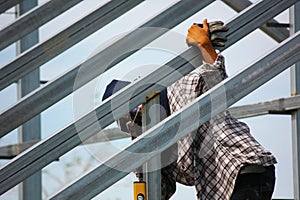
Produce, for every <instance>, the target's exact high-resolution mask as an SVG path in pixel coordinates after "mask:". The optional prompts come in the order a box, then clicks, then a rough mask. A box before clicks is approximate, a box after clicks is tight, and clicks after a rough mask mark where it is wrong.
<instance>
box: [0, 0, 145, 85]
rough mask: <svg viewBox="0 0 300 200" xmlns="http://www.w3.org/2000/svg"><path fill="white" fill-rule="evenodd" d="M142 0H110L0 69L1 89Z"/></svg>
mask: <svg viewBox="0 0 300 200" xmlns="http://www.w3.org/2000/svg"><path fill="white" fill-rule="evenodd" d="M142 1H143V0H127V1H126V0H113V1H109V2H108V3H106V4H105V5H103V6H101V7H99V8H98V9H96V10H95V11H93V12H92V13H90V14H88V15H87V16H85V17H83V18H82V19H80V20H79V21H77V22H76V23H74V24H73V25H70V26H69V27H68V28H66V29H65V30H63V31H61V32H59V33H58V34H56V35H54V36H53V37H51V38H49V39H48V40H46V41H45V42H43V43H40V44H38V45H36V46H35V47H33V48H32V49H30V50H28V51H26V52H24V53H23V54H22V55H20V56H18V57H17V58H16V59H15V60H13V61H12V62H10V63H8V64H7V65H5V66H3V67H2V68H1V69H0V90H2V89H3V88H5V87H6V86H8V85H10V84H12V83H14V82H16V81H17V80H18V79H20V78H21V77H22V76H24V75H25V74H27V73H29V72H30V71H32V70H34V69H36V68H38V67H39V66H41V65H42V64H44V63H46V62H47V61H49V60H51V59H52V58H54V57H55V56H57V55H59V54H60V53H62V52H63V51H65V50H66V49H68V48H70V47H72V46H73V45H75V44H77V43H78V42H80V41H81V40H83V39H84V38H86V37H88V36H89V35H91V34H92V33H94V32H95V31H97V30H99V29H100V28H102V27H104V26H105V25H107V24H108V23H110V22H111V21H112V20H114V19H116V18H118V17H120V16H121V15H122V14H124V13H125V12H127V11H128V10H130V9H131V8H133V7H135V6H136V5H138V4H139V3H141V2H142Z"/></svg>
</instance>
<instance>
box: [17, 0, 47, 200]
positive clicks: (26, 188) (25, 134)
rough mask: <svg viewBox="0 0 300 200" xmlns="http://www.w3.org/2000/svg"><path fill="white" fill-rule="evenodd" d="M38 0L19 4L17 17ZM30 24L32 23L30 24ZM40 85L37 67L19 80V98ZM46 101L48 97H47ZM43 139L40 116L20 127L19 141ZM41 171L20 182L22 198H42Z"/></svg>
mask: <svg viewBox="0 0 300 200" xmlns="http://www.w3.org/2000/svg"><path fill="white" fill-rule="evenodd" d="M37 4H38V2H37V0H24V1H22V2H21V3H20V4H19V5H18V6H17V17H19V16H21V15H22V14H24V13H26V12H27V11H29V10H30V9H32V8H34V7H35V6H37ZM28 26H30V24H28ZM38 34H39V33H38V30H35V31H33V32H32V33H30V34H28V35H26V36H25V37H24V38H22V39H21V40H20V41H19V42H17V55H18V54H20V53H22V52H24V51H25V50H27V49H29V48H30V47H32V46H34V45H35V44H37V43H38V40H39V35H38ZM39 86H40V72H39V69H36V70H34V71H32V72H31V73H29V74H28V75H26V76H24V77H23V78H22V79H20V80H19V81H18V98H22V97H23V96H25V95H27V94H28V93H30V92H31V91H33V90H35V89H36V88H38V87H39ZM45 101H46V99H45ZM40 139H41V125H40V116H39V115H37V116H36V117H34V118H32V119H31V120H29V121H28V122H26V123H25V124H23V125H22V126H21V127H20V128H19V142H20V143H22V142H27V141H33V140H40ZM41 185H42V178H41V171H39V172H37V173H35V174H34V175H32V176H31V177H29V178H28V179H26V180H25V181H24V182H23V183H21V184H20V189H19V199H20V200H32V199H34V200H39V199H42V186H41Z"/></svg>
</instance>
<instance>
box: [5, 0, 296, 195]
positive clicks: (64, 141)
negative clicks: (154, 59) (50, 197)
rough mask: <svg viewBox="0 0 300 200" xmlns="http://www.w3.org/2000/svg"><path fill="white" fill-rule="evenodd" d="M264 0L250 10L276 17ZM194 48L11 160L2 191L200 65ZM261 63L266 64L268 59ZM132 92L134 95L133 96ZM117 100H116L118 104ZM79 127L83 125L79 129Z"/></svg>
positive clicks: (241, 22)
mask: <svg viewBox="0 0 300 200" xmlns="http://www.w3.org/2000/svg"><path fill="white" fill-rule="evenodd" d="M263 2H268V3H267V4H261V2H258V3H257V4H255V5H254V7H252V9H251V10H248V11H249V12H250V13H252V14H255V16H256V17H257V18H258V19H261V18H260V15H257V13H256V12H253V9H254V10H256V11H257V12H260V13H268V14H270V16H269V17H270V18H272V17H274V16H275V15H276V14H277V12H280V9H279V8H278V7H276V6H274V5H272V3H273V2H274V1H272V0H268V1H266V0H265V1H263ZM276 3H278V2H276ZM276 3H275V4H276ZM288 3H290V1H289V2H285V3H284V5H281V6H280V8H281V9H282V10H284V9H285V7H288V6H289V5H288ZM291 3H293V2H291ZM269 4H271V7H272V6H273V7H272V8H274V9H275V10H276V12H274V10H273V9H272V8H269ZM266 6H267V10H264V9H263V8H265V7H266ZM239 15H243V16H244V15H247V11H245V12H244V13H240V14H239ZM273 15H274V16H273ZM262 17H264V18H265V15H263V16H262ZM257 18H255V17H254V18H253V17H252V16H251V15H248V16H247V17H242V20H240V19H239V18H234V19H233V21H231V22H229V23H228V25H229V24H232V25H234V26H235V27H233V26H232V29H231V30H232V31H231V32H230V35H231V36H232V37H231V42H230V43H229V45H228V46H230V45H231V44H233V43H234V41H238V40H239V39H241V35H242V34H237V35H236V37H234V35H235V34H234V31H237V30H240V29H239V28H238V27H240V28H241V29H242V27H245V26H244V24H251V23H250V21H251V22H252V21H254V22H256V23H255V24H251V26H256V25H257V26H259V25H260V24H261V23H263V22H261V21H260V20H256V19H257ZM235 20H238V21H239V23H236V22H235ZM266 20H267V19H266ZM253 29H255V27H247V26H246V29H245V32H247V31H249V32H250V31H251V30H253ZM238 32H239V31H238ZM249 32H247V33H249ZM247 33H244V34H247ZM297 38H298V37H297ZM293 41H294V40H293ZM296 44H297V43H296ZM228 46H226V47H228ZM226 47H225V48H226ZM294 47H297V45H294ZM192 51H193V49H189V50H188V51H186V52H184V53H183V54H181V55H180V56H177V57H176V58H175V59H173V60H171V61H170V62H169V63H167V64H166V65H163V66H161V67H160V68H159V69H158V70H156V71H155V72H153V73H152V74H151V75H149V76H147V77H145V78H144V79H141V80H140V81H137V82H136V83H135V84H131V85H129V86H128V87H127V90H125V89H124V90H122V92H120V93H118V95H117V94H116V95H115V96H114V98H110V99H107V100H106V101H104V102H103V103H102V104H101V105H99V107H98V108H96V109H95V110H94V111H92V112H91V113H89V114H87V115H86V116H84V117H83V118H81V119H79V120H78V121H76V122H75V123H73V124H70V125H69V126H68V127H66V128H64V129H63V130H62V131H60V132H58V133H56V134H54V135H52V136H51V137H50V138H48V139H47V140H44V141H41V142H40V143H39V144H37V145H35V146H34V147H32V148H31V149H30V150H28V151H27V153H24V154H23V155H22V156H18V157H16V158H15V159H14V160H12V161H11V162H9V163H7V165H5V166H3V167H2V168H1V170H0V176H1V177H2V182H1V183H0V194H1V193H3V192H5V191H7V189H9V188H10V187H12V186H14V185H15V184H17V183H18V182H20V181H22V180H23V179H24V178H26V177H27V176H29V175H30V174H32V173H33V172H35V171H36V170H38V169H41V168H42V167H44V166H46V165H47V164H49V163H50V162H52V161H53V160H56V159H57V158H58V157H60V156H61V155H63V154H64V153H66V152H67V151H69V150H71V149H72V148H74V147H75V146H77V145H79V144H80V143H81V141H82V140H84V139H86V138H88V137H90V136H92V135H94V134H96V133H97V132H98V131H99V129H101V128H105V127H106V126H108V125H109V124H111V123H112V122H113V121H114V117H115V118H118V117H121V116H123V115H125V114H126V113H127V112H128V109H132V108H133V107H134V106H136V105H139V104H141V103H143V101H144V97H145V96H147V94H148V93H149V92H151V91H156V90H161V89H162V86H161V85H170V84H172V83H173V82H175V81H176V80H178V79H179V78H180V76H182V74H186V73H188V72H190V71H192V70H193V69H194V67H193V66H191V64H190V63H189V62H187V60H188V61H191V62H195V63H194V64H195V65H196V66H198V65H200V63H201V56H199V52H198V50H197V49H196V50H194V51H195V52H192ZM296 53H297V51H295V57H293V58H289V59H287V62H285V63H284V64H286V63H287V64H289V63H290V62H293V61H294V60H295V59H298V57H297V56H296ZM288 55H289V54H285V56H288ZM280 58H282V57H280ZM276 60H277V59H275V60H274V61H276ZM261 64H262V66H263V65H264V64H266V63H261ZM268 65H269V64H268ZM276 69H277V68H276ZM91 71H93V70H91ZM174 71H175V72H174ZM274 71H276V70H274ZM93 72H94V71H93ZM171 72H173V73H171ZM165 77H167V78H165ZM258 82H259V80H258ZM155 83H156V84H155ZM158 84H160V85H158ZM133 94H135V95H134V96H133ZM128 97H132V99H131V100H130V102H131V103H130V106H131V107H129V108H128V106H127V102H128V100H129V99H128ZM111 102H114V103H113V105H114V106H115V107H113V108H112V104H111ZM116 102H117V104H115V103H116ZM111 110H112V111H113V112H114V113H113V114H112V113H111V112H110V111H111ZM95 117H96V119H95ZM98 119H99V121H98ZM78 125H80V126H78ZM99 125H100V127H99ZM76 127H77V129H76ZM78 127H80V128H79V129H78ZM20 166H22V167H20Z"/></svg>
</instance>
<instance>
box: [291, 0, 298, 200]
mask: <svg viewBox="0 0 300 200" xmlns="http://www.w3.org/2000/svg"><path fill="white" fill-rule="evenodd" d="M290 24H291V29H290V31H291V35H294V34H295V33H296V32H297V33H298V32H299V30H300V3H297V4H295V5H294V6H293V7H292V8H291V9H290ZM299 77H300V62H298V63H295V65H294V66H292V68H291V95H292V96H295V95H299V94H300V78H299ZM292 149H293V182H294V199H296V200H299V199H300V109H298V110H295V111H294V112H293V113H292Z"/></svg>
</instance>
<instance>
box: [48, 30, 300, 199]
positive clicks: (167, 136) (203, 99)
mask: <svg viewBox="0 0 300 200" xmlns="http://www.w3.org/2000/svg"><path fill="white" fill-rule="evenodd" d="M299 60H300V32H299V33H298V34H296V35H295V36H294V37H292V38H290V39H288V40H287V41H285V42H283V44H281V45H279V46H278V47H277V48H276V49H275V50H273V51H272V52H270V53H269V54H268V55H266V56H265V57H264V58H262V59H261V60H259V61H258V62H256V63H255V64H253V65H251V66H249V67H247V68H246V69H244V70H243V71H242V72H241V73H239V74H237V75H235V76H233V77H232V78H228V79H227V80H225V81H223V82H222V83H220V84H218V85H216V86H215V87H214V88H212V89H211V90H210V91H208V92H207V93H205V94H203V95H201V96H200V97H198V98H197V99H196V100H195V101H193V102H192V103H191V104H189V106H187V107H185V108H183V109H181V110H180V112H176V113H175V114H173V115H172V116H171V117H168V118H167V119H166V120H164V121H162V122H161V123H159V124H157V125H156V126H155V127H154V128H152V129H150V130H148V131H146V132H145V133H143V134H142V135H141V137H139V138H137V139H136V140H135V141H133V142H132V143H130V144H129V145H128V146H127V147H125V148H124V149H123V150H122V151H120V152H119V153H117V154H115V155H114V156H112V157H111V158H110V159H109V160H107V161H106V162H104V163H102V164H100V165H98V166H97V167H96V168H95V169H94V170H93V171H91V172H89V173H87V174H86V175H84V176H82V177H81V178H79V179H78V180H77V181H75V182H73V183H72V184H70V185H69V186H67V187H65V188H64V189H62V190H61V191H59V192H58V193H57V194H55V195H54V196H52V197H51V198H50V199H52V200H56V199H60V200H61V199H73V198H75V197H76V198H80V199H90V198H92V197H94V196H95V195H97V194H99V193H101V192H102V191H104V190H105V189H107V188H108V187H110V186H111V185H113V184H114V183H115V182H117V181H118V180H120V179H121V178H123V177H125V176H126V175H127V174H128V173H130V171H132V170H133V169H134V168H135V167H137V166H139V165H141V164H142V163H143V162H145V161H147V160H149V159H151V158H152V157H153V156H155V155H157V154H158V153H161V152H162V151H163V150H165V149H166V148H168V147H170V146H171V145H173V144H174V143H175V142H177V141H178V140H179V139H181V138H183V137H184V136H186V135H187V134H189V133H190V132H191V131H193V130H196V129H197V128H198V127H199V126H200V125H201V124H203V123H205V122H206V121H207V120H210V119H211V118H212V117H214V116H216V115H217V114H219V113H220V112H223V111H224V110H226V108H227V107H228V106H230V105H232V104H234V103H235V102H237V101H238V100H240V99H241V98H243V97H244V96H246V95H247V94H249V93H251V92H252V91H254V90H255V89H257V88H258V87H259V86H261V85H262V84H264V83H266V82H267V81H268V80H270V79H272V78H273V77H275V76H276V75H278V74H279V73H281V72H282V71H284V70H285V69H287V68H288V67H289V66H291V65H292V64H293V63H295V62H297V61H299ZM224 95H225V96H226V101H225V102H224V101H220V99H221V100H223V99H224ZM199 116H201V117H199ZM178 128H179V131H177V132H176V131H172V130H174V129H175V130H178ZM158 141H159V142H158ZM170 141H172V142H170ZM128 152H132V154H130V153H128ZM140 152H145V154H144V156H143V157H139V159H137V157H135V156H133V155H134V154H135V153H136V154H138V153H140ZM119 166H123V168H122V169H123V170H122V171H120V170H117V169H120V168H119ZM126 172H127V173H126Z"/></svg>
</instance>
